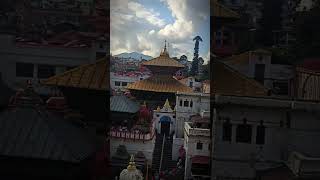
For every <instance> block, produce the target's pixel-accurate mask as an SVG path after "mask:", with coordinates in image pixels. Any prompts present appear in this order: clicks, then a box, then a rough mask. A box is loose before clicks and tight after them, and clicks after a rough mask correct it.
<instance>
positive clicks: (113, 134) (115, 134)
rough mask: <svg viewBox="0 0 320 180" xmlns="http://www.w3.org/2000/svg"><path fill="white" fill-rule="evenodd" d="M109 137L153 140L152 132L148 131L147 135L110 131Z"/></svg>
mask: <svg viewBox="0 0 320 180" xmlns="http://www.w3.org/2000/svg"><path fill="white" fill-rule="evenodd" d="M109 136H110V137H112V138H121V139H130V140H142V141H149V140H152V139H153V137H154V131H153V130H150V132H149V133H140V132H135V131H133V132H132V131H120V130H110V133H109Z"/></svg>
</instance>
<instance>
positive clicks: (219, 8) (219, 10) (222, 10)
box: [211, 0, 240, 19]
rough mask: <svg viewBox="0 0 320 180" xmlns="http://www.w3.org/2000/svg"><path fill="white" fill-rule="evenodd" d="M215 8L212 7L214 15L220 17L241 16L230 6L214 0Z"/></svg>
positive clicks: (236, 17) (235, 17)
mask: <svg viewBox="0 0 320 180" xmlns="http://www.w3.org/2000/svg"><path fill="white" fill-rule="evenodd" d="M212 5H213V8H211V9H212V10H211V12H212V13H213V17H219V18H234V19H238V18H240V16H239V14H238V13H236V12H234V11H232V10H230V9H229V8H227V7H225V6H223V5H222V4H220V3H218V2H216V1H215V0H213V2H212Z"/></svg>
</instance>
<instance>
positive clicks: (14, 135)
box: [0, 107, 95, 162]
mask: <svg viewBox="0 0 320 180" xmlns="http://www.w3.org/2000/svg"><path fill="white" fill-rule="evenodd" d="M91 142H92V140H90V139H89V136H88V134H86V132H85V131H84V130H83V129H80V128H77V127H75V126H73V125H72V124H70V123H69V122H68V121H66V120H65V119H63V118H60V117H58V116H56V115H54V114H52V113H50V112H48V111H46V110H44V109H42V108H37V107H17V108H14V109H8V110H6V111H4V112H2V113H0V154H1V155H2V156H13V157H25V158H36V159H46V160H61V161H67V162H79V161H81V160H84V159H86V158H87V157H89V156H90V155H92V154H93V153H94V151H95V146H94V145H93V144H91Z"/></svg>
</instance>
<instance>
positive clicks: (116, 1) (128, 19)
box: [110, 0, 210, 61]
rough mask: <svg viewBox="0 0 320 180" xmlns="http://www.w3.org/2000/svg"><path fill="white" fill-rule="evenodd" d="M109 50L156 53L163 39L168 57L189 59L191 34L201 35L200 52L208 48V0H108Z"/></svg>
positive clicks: (206, 52) (192, 43)
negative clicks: (109, 22)
mask: <svg viewBox="0 0 320 180" xmlns="http://www.w3.org/2000/svg"><path fill="white" fill-rule="evenodd" d="M110 5H111V7H110V9H111V12H110V13H111V27H110V28H111V33H110V34H111V44H110V45H111V53H112V54H113V55H117V54H120V53H123V52H139V53H143V54H145V55H150V56H152V57H157V56H159V54H160V51H161V50H162V49H163V46H164V40H167V42H169V54H170V56H171V57H180V56H181V55H183V54H185V55H186V56H187V57H188V60H189V61H191V60H192V58H193V52H194V43H195V42H193V38H194V37H195V36H197V35H199V36H201V37H202V39H203V42H201V43H200V50H199V51H200V56H201V57H202V58H203V59H204V60H205V61H207V60H208V59H209V49H210V8H209V7H210V6H209V0H111V3H110Z"/></svg>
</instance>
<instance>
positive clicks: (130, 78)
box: [110, 72, 150, 90]
mask: <svg viewBox="0 0 320 180" xmlns="http://www.w3.org/2000/svg"><path fill="white" fill-rule="evenodd" d="M148 77H150V76H149V75H148V74H144V73H140V72H136V73H119V72H118V73H117V72H110V87H111V89H113V90H124V89H126V88H127V86H128V85H129V84H130V83H134V82H137V81H141V80H144V79H146V78H148Z"/></svg>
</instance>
